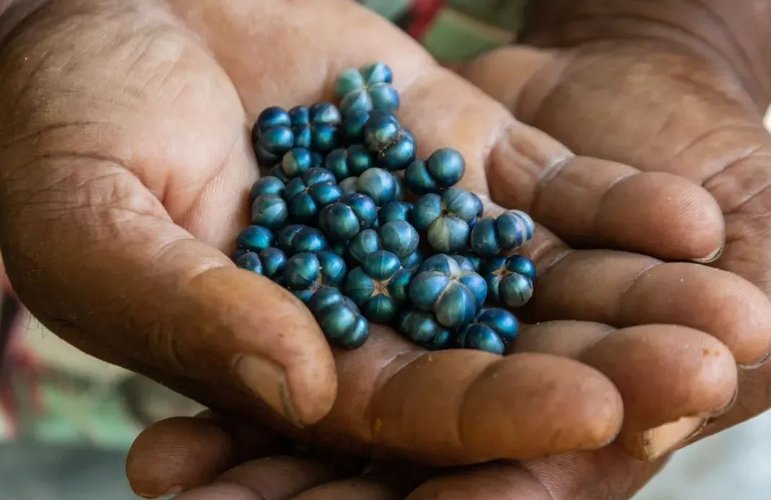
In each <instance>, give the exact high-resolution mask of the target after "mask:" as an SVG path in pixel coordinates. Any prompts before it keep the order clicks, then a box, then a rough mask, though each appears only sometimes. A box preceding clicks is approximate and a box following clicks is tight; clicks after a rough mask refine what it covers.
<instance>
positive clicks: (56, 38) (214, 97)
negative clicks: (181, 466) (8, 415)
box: [0, 1, 336, 425]
mask: <svg viewBox="0 0 771 500" xmlns="http://www.w3.org/2000/svg"><path fill="white" fill-rule="evenodd" d="M116 7H117V8H116ZM135 7H136V8H132V9H122V8H120V7H119V6H117V3H116V2H101V3H97V4H88V5H85V4H84V5H83V6H76V8H77V9H78V15H77V16H73V15H72V9H73V4H71V3H66V2H65V3H50V2H49V3H47V4H46V5H45V6H44V7H42V8H41V10H39V11H37V12H36V14H35V15H33V16H32V17H31V18H30V19H28V21H27V26H28V27H29V26H32V27H33V28H34V29H24V30H17V31H15V32H14V36H13V37H11V38H10V39H8V40H6V43H5V44H4V46H3V51H2V54H1V55H0V95H2V99H0V112H1V113H2V114H3V115H4V116H9V117H13V120H12V121H11V120H8V121H4V122H3V123H2V124H0V127H2V131H1V133H0V135H2V137H3V138H4V144H3V145H2V147H1V148H0V163H3V168H2V169H1V170H0V189H2V192H1V193H0V211H1V212H2V215H3V224H2V230H0V245H2V248H3V254H4V255H3V256H4V258H5V259H6V265H7V266H8V272H9V274H10V275H11V276H12V277H14V278H17V277H18V278H19V280H17V279H14V281H21V283H18V284H17V285H18V286H17V288H18V290H17V291H18V292H19V294H20V298H21V300H22V301H23V302H24V303H25V304H26V305H27V306H28V307H29V308H30V310H31V312H32V313H33V314H35V315H36V316H37V317H39V318H40V319H41V320H42V322H43V323H44V324H45V325H46V326H47V327H49V328H50V329H51V330H53V331H54V332H56V333H58V334H59V335H61V336H62V337H64V338H65V339H66V340H68V341H69V342H71V343H72V344H74V345H76V346H78V347H80V348H81V349H83V350H85V351H87V352H89V353H91V354H94V355H97V356H99V357H101V358H103V359H106V360H108V361H110V362H113V363H116V364H119V365H122V366H124V367H127V368H129V369H133V370H137V371H141V372H143V373H146V374H148V375H151V376H152V377H153V378H155V379H157V380H159V381H161V382H163V383H165V384H166V385H169V386H171V387H173V388H175V389H178V390H179V391H180V392H184V393H186V394H187V395H190V396H192V397H194V398H198V399H199V400H201V399H203V401H205V402H207V403H214V402H216V403H220V404H222V403H223V401H224V400H227V401H228V403H230V404H233V402H234V401H244V400H245V401H254V400H257V399H258V397H259V399H261V400H262V401H263V402H264V403H265V404H264V405H262V406H263V407H264V406H265V405H267V407H268V408H267V410H270V409H272V410H273V411H275V412H277V413H278V414H280V415H282V416H283V417H285V418H287V419H289V420H291V421H292V422H294V423H295V424H296V425H307V424H309V423H311V422H315V421H317V420H318V419H319V418H321V417H322V416H323V415H324V414H325V413H326V411H327V410H328V409H329V408H330V406H331V404H332V402H333V400H334V396H335V387H336V381H335V377H334V363H333V358H332V356H331V352H330V351H329V348H328V346H327V343H326V341H325V339H324V337H323V335H322V334H321V332H320V330H319V328H318V326H317V325H316V322H315V321H314V319H313V317H312V316H311V314H310V313H309V312H308V311H307V310H306V309H305V308H304V307H302V305H301V304H298V303H297V301H296V300H295V299H294V298H293V297H292V296H291V294H289V293H288V292H285V291H283V290H282V289H281V288H280V287H279V286H277V285H275V284H273V283H271V282H269V281H268V280H267V279H262V278H257V277H255V276H254V275H253V274H250V273H248V272H246V271H242V270H237V269H236V268H235V266H234V265H233V263H232V262H231V261H230V259H229V258H228V257H227V256H226V255H225V254H224V253H222V252H221V251H220V250H218V249H217V248H215V247H214V246H213V245H217V246H218V247H219V248H226V247H227V246H226V245H224V244H223V241H224V238H225V236H227V238H228V240H229V241H232V239H233V234H234V233H235V228H236V227H238V226H239V225H241V224H243V217H244V216H236V215H234V214H240V213H242V212H240V209H241V208H242V206H243V203H244V202H245V199H244V196H245V193H243V189H244V188H245V186H246V185H247V184H248V182H249V180H250V179H253V178H254V176H255V168H254V165H253V163H252V158H253V156H252V154H251V152H250V151H249V149H250V146H249V144H248V140H247V139H246V134H245V129H244V116H243V109H242V107H241V104H240V101H239V100H238V96H237V94H236V93H235V92H234V90H233V88H232V84H231V83H230V82H229V80H228V78H227V75H226V74H225V73H224V72H223V71H222V69H221V68H220V67H219V66H218V65H217V63H216V61H215V60H214V59H213V58H212V57H211V55H210V54H209V53H208V52H207V51H205V50H203V49H202V47H201V44H200V41H199V40H197V39H196V38H194V37H193V36H191V34H190V33H189V31H188V30H186V29H184V28H183V27H180V26H179V23H178V22H176V21H174V20H173V19H172V18H171V16H170V15H169V13H168V12H167V11H166V10H164V9H162V8H159V7H158V3H157V2H149V1H145V2H141V3H140V4H138V5H137V6H135ZM51 19H55V21H54V22H51ZM62 19H67V20H69V21H70V22H61V20H62ZM73 19H74V20H73ZM75 33H77V36H75ZM147 33H156V34H157V33H163V35H162V36H161V35H158V36H157V37H156V36H145V35H147ZM105 37H115V38H116V39H119V40H121V43H119V44H109V45H105V44H104V43H103V41H104V39H105ZM73 44H74V45H73ZM73 46H75V47H76V49H73ZM145 49H147V50H145ZM132 51H136V52H132ZM170 53H173V54H176V55H178V56H179V57H178V60H176V59H175V60H171V59H170V57H171V56H170V55H169V54H170ZM73 54H75V55H74V56H73ZM137 54H141V55H143V56H142V57H138V56H137ZM63 60H66V61H68V64H71V65H72V67H73V68H77V71H75V70H73V71H67V72H62V71H61V61H63ZM104 60H111V61H113V62H114V64H113V65H110V67H109V70H108V69H106V68H105V66H104V64H103V61H104ZM135 60H136V62H137V63H138V65H139V66H140V67H141V68H140V69H141V70H140V69H138V68H136V67H133V68H132V64H133V63H134V62H135ZM172 63H179V64H172ZM145 65H147V66H148V67H145ZM33 68H34V69H33ZM167 76H169V78H166V77H167ZM172 77H173V78H172ZM96 88H98V89H105V92H104V93H101V92H97V93H98V94H99V96H98V97H95V91H94V89H96ZM148 88H151V89H152V91H147V89H148ZM41 95H42V96H46V98H45V99H37V98H30V96H41ZM41 103H44V104H41ZM212 110H214V111H212ZM22 118H23V119H22ZM196 124H204V125H203V126H198V125H196ZM180 130H185V134H180V133H179V131H180ZM212 130H216V131H217V132H218V134H217V135H215V136H214V138H213V139H212V140H211V141H202V140H201V138H202V137H207V138H208V137H210V136H211V131H212ZM220 134H221V135H220ZM180 136H182V137H184V138H185V139H184V140H182V141H181V142H179V141H178V138H179V137H180ZM180 172H184V174H181V173H180ZM179 179H184V182H180V181H179ZM234 193H235V194H234ZM201 207H203V208H204V209H201ZM214 207H216V209H215V208H214ZM210 212H217V213H221V214H222V217H223V219H222V220H221V221H218V220H216V219H215V218H211V219H207V218H206V217H205V216H202V214H206V213H210ZM207 222H208V223H207ZM217 222H221V223H219V224H218V223H217ZM183 224H184V225H185V226H186V227H188V228H190V229H191V230H196V231H195V236H197V237H199V238H200V239H195V238H194V237H193V234H191V232H188V231H187V230H185V229H183V228H182V226H181V225H183ZM205 242H208V243H210V244H211V245H210V244H207V243H205ZM30 270H34V271H30ZM52 297H56V300H52ZM257 305H258V306H257ZM286 332H293V334H292V335H287V334H286ZM255 396H258V397H255ZM215 399H216V400H217V401H214V400H215ZM253 406H258V404H257V403H254V405H253ZM253 410H255V411H256V409H255V408H253ZM260 410H262V411H265V410H266V409H265V408H260Z"/></svg>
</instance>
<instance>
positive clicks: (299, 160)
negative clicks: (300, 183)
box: [281, 148, 312, 179]
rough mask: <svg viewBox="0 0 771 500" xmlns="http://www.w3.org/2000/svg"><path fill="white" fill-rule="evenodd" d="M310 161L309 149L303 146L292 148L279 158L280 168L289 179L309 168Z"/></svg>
mask: <svg viewBox="0 0 771 500" xmlns="http://www.w3.org/2000/svg"><path fill="white" fill-rule="evenodd" d="M311 162H312V159H311V152H310V151H308V150H307V149H305V148H292V149H290V150H289V151H288V152H287V153H286V154H285V155H284V157H283V158H282V159H281V170H282V171H283V172H284V175H286V176H287V177H288V178H290V179H291V178H292V177H297V176H299V175H301V174H302V173H303V172H305V171H306V170H308V169H309V168H311Z"/></svg>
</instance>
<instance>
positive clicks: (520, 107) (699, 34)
mask: <svg viewBox="0 0 771 500" xmlns="http://www.w3.org/2000/svg"><path fill="white" fill-rule="evenodd" d="M534 14H535V15H534V17H533V23H532V26H531V29H530V31H529V32H528V34H527V36H526V37H525V39H524V41H525V42H531V43H533V44H535V45H538V46H541V47H544V48H545V49H543V50H539V49H534V48H527V47H512V48H507V49H503V50H499V51H497V52H495V53H491V54H489V55H486V56H483V57H481V58H479V59H478V60H477V61H475V62H473V63H471V64H470V65H469V66H468V67H467V68H466V69H465V74H466V76H467V77H469V79H470V80H471V81H472V82H474V83H476V84H477V85H479V86H480V87H481V88H482V89H483V90H485V91H486V92H488V93H489V94H490V95H491V96H493V97H495V98H497V99H499V100H500V101H501V102H502V103H503V104H505V105H506V106H507V107H508V108H509V109H511V110H513V111H514V113H515V115H516V116H517V117H518V118H520V119H522V120H523V121H525V122H527V123H529V124H532V125H533V126H536V127H538V128H539V129H542V130H544V131H546V132H548V133H550V134H552V135H554V136H555V137H556V138H558V139H559V140H561V141H563V142H565V143H566V144H567V145H568V146H570V147H571V148H573V149H574V150H575V151H579V152H581V153H584V154H590V155H597V156H601V157H603V158H610V159H613V160H616V161H622V162H627V163H629V164H630V165H634V166H636V167H639V168H641V169H642V170H644V171H648V172H653V171H663V172H670V173H674V174H678V175H682V176H684V177H687V178H689V179H691V180H693V181H694V182H698V183H700V184H702V185H703V186H704V187H705V188H706V189H708V190H709V191H710V192H711V193H712V194H713V195H714V197H715V199H716V200H717V201H718V203H719V204H720V206H721V210H722V212H723V214H724V216H725V220H726V245H725V249H724V250H723V252H722V256H721V257H720V259H719V260H717V261H716V262H714V263H712V265H713V266H715V267H718V268H720V269H725V270H728V271H731V272H734V273H737V274H739V275H740V276H743V277H744V278H746V279H748V280H749V281H751V282H753V283H755V284H756V285H757V286H758V287H760V288H761V289H762V290H763V291H764V292H765V293H766V294H767V295H771V264H770V263H769V259H768V256H769V255H770V254H771V189H769V186H771V163H770V162H769V156H771V136H769V133H768V131H767V129H766V127H765V126H764V124H763V116H764V114H765V112H766V110H767V107H768V102H769V99H770V98H771V71H769V69H771V68H769V62H768V61H767V60H766V59H765V58H764V56H763V54H765V52H764V51H765V49H766V48H768V47H771V35H769V34H768V30H767V26H768V20H769V18H771V10H769V6H768V3H767V2H762V1H755V0H750V1H748V2H741V3H739V4H735V5H734V4H730V5H729V4H727V3H721V2H716V1H712V0H708V1H706V2H701V3H700V4H694V3H692V2H686V1H682V0H667V1H665V2H657V3H656V4H655V5H654V4H643V3H638V4H635V5H631V4H630V3H629V2H624V1H618V2H613V1H611V2H597V1H593V0H582V1H579V2H570V3H569V5H568V4H567V3H565V2H562V1H559V0H548V1H543V2H539V3H538V8H537V9H535V11H534ZM721 18H722V19H723V22H720V23H716V22H715V20H716V19H721ZM550 47H553V48H550ZM727 292H730V291H727ZM547 317H548V316H547ZM551 319H554V317H551ZM718 338H720V337H719V336H718ZM729 345H730V344H729ZM734 354H735V355H736V352H734ZM737 360H738V361H739V363H740V364H741V365H743V369H742V370H741V371H740V381H741V384H740V391H739V394H738V401H737V404H736V405H735V406H734V408H733V410H732V411H731V412H729V413H728V414H726V415H724V416H723V417H721V418H720V419H717V420H713V421H711V422H710V423H709V425H708V426H707V427H706V428H705V429H704V432H703V433H702V436H706V435H709V434H711V433H714V432H716V431H718V430H720V429H723V428H725V427H727V426H729V425H732V424H735V423H738V422H741V421H744V420H746V419H748V418H750V417H752V416H754V415H756V414H758V413H760V412H762V411H765V410H766V409H768V408H769V406H771V365H768V364H766V365H764V366H762V367H760V368H758V367H757V364H758V363H756V362H753V361H752V360H750V359H741V356H737ZM756 361H757V360H756ZM753 368H758V369H753Z"/></svg>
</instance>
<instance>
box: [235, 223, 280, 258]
mask: <svg viewBox="0 0 771 500" xmlns="http://www.w3.org/2000/svg"><path fill="white" fill-rule="evenodd" d="M273 239H274V236H273V232H272V231H271V230H270V229H268V228H266V227H263V226H254V225H252V226H247V227H246V228H245V229H243V230H242V231H241V232H240V233H239V234H238V237H237V238H236V244H237V245H238V246H239V247H241V248H246V249H248V250H252V251H255V252H259V251H260V250H263V249H265V248H268V247H269V246H271V245H272V244H273Z"/></svg>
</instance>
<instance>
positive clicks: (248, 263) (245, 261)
mask: <svg viewBox="0 0 771 500" xmlns="http://www.w3.org/2000/svg"><path fill="white" fill-rule="evenodd" d="M236 266H238V267H240V268H241V269H246V270H248V271H252V272H255V273H257V274H262V273H263V267H262V261H261V260H260V257H259V256H258V255H257V254H256V253H254V252H246V253H244V254H243V255H241V256H240V257H239V258H238V260H236Z"/></svg>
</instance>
